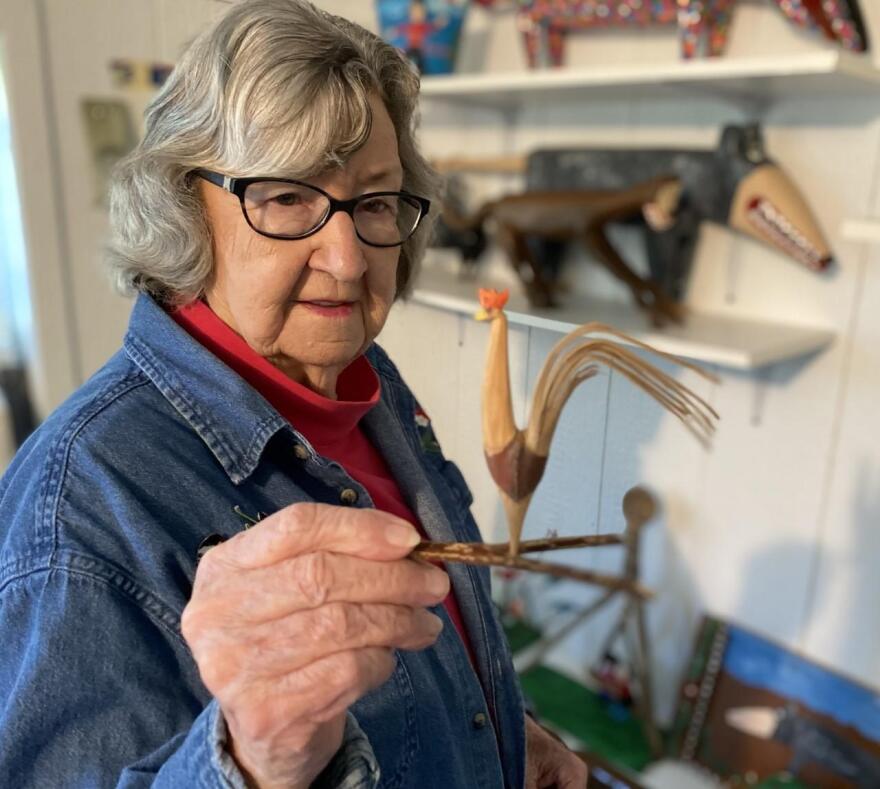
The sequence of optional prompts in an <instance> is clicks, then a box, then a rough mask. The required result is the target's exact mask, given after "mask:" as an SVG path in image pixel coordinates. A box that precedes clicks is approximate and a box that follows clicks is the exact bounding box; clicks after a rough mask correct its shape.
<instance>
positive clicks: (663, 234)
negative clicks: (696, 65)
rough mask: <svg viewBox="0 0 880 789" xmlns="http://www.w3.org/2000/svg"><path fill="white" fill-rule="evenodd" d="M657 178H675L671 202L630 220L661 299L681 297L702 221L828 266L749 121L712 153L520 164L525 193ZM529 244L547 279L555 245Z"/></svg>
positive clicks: (595, 155)
mask: <svg viewBox="0 0 880 789" xmlns="http://www.w3.org/2000/svg"><path fill="white" fill-rule="evenodd" d="M659 177H667V178H669V177H673V178H676V179H678V181H679V183H680V186H681V195H680V199H679V201H678V204H677V207H676V208H675V209H674V210H673V211H671V212H670V213H669V215H668V216H663V217H661V218H660V219H659V221H653V222H651V221H644V219H643V218H642V217H639V216H636V215H634V217H633V218H634V219H635V220H636V221H637V222H638V223H639V225H640V226H641V227H642V228H643V229H644V232H645V244H646V252H647V258H648V265H649V269H650V280H651V282H652V283H653V284H654V285H655V286H656V288H658V289H659V290H660V291H661V292H662V293H663V294H664V295H665V296H666V297H667V298H670V299H673V300H675V301H678V300H680V299H681V298H682V297H683V295H684V288H685V285H686V283H687V277H688V274H689V272H690V268H691V263H692V260H693V254H694V250H695V248H696V242H697V237H698V233H699V228H700V226H701V224H702V223H703V222H704V221H710V222H715V223H717V224H720V225H723V226H727V227H730V228H732V229H733V230H736V231H738V232H740V233H744V234H745V235H748V236H751V237H752V238H754V239H756V240H758V241H760V242H762V243H764V244H767V245H769V246H771V247H773V248H774V249H776V250H777V251H779V252H781V253H782V254H784V255H785V256H786V257H789V258H791V259H793V260H795V261H797V262H798V263H800V264H802V265H804V266H806V267H807V268H808V269H810V270H811V271H816V272H820V271H824V270H826V269H828V268H829V267H830V266H831V265H832V263H833V257H832V253H831V249H830V247H829V244H828V242H827V240H826V239H825V236H824V235H823V233H822V230H821V229H820V227H819V224H818V222H817V221H816V218H815V216H814V214H813V211H812V210H811V208H810V206H809V205H808V204H807V201H806V199H805V198H804V196H803V195H802V194H801V192H800V190H799V189H798V188H797V186H796V185H795V183H794V182H793V181H792V180H791V179H790V178H789V176H788V175H787V174H786V173H785V172H784V171H783V170H782V168H780V167H779V165H777V164H776V163H775V162H774V161H773V160H772V159H771V158H769V156H768V155H767V152H766V150H765V146H764V140H763V136H762V134H761V129H760V127H759V126H758V125H755V124H753V125H747V126H728V127H726V128H725V129H724V130H723V131H722V133H721V138H720V141H719V144H718V147H717V148H716V149H715V150H695V149H663V148H656V149H655V148H648V149H632V148H607V149H605V148H577V149H560V150H542V151H535V152H533V153H532V154H531V155H530V156H529V157H528V161H527V165H526V184H527V186H528V188H529V190H530V191H531V190H546V189H558V190H560V191H562V190H566V191H570V190H572V189H593V190H595V189H620V190H625V189H629V188H631V187H632V186H633V184H637V183H639V182H641V181H643V180H644V179H645V178H659ZM648 219H651V216H650V214H649V215H648ZM530 246H531V248H532V254H533V256H534V257H535V258H536V259H538V260H540V261H542V264H543V274H544V277H545V279H546V280H548V281H550V282H552V281H553V280H554V276H555V274H554V272H555V271H557V270H558V267H559V262H560V260H561V256H562V249H561V248H560V246H559V245H558V244H555V245H554V244H553V243H552V242H548V241H547V240H542V239H536V240H533V241H532V242H531V243H530ZM609 246H610V245H609ZM605 252H606V253H607V254H616V253H613V250H612V251H609V250H607V249H606V250H605ZM551 289H552V287H551Z"/></svg>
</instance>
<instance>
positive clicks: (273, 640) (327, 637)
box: [242, 603, 443, 678]
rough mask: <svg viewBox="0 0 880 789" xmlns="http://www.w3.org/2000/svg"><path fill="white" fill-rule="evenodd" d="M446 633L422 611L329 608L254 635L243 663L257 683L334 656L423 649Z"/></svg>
mask: <svg viewBox="0 0 880 789" xmlns="http://www.w3.org/2000/svg"><path fill="white" fill-rule="evenodd" d="M442 629H443V620H441V619H440V617H438V616H435V615H434V614H432V613H430V612H429V611H426V610H425V609H424V608H410V607H408V606H399V605H353V604H351V603H329V604H328V605H324V606H321V607H320V608H315V609H311V610H308V611H299V612H296V613H294V614H291V615H290V616H288V617H286V618H285V619H282V620H280V621H274V622H270V623H266V624H264V625H262V626H260V627H258V628H255V629H253V630H252V631H251V632H250V633H249V634H248V643H247V647H246V655H245V656H244V658H243V661H242V662H243V665H244V666H245V667H246V668H245V670H246V672H247V673H248V674H249V675H251V676H253V677H260V678H266V677H272V676H280V675H284V674H289V673H291V672H293V671H298V670H299V669H302V668H304V667H306V666H308V665H309V664H311V663H314V662H316V661H318V660H321V659H323V658H325V657H327V656H328V655H332V654H334V653H336V652H345V651H349V650H357V649H364V648H367V647H386V648H392V649H403V650H419V649H425V648H427V647H429V646H431V645H432V644H433V643H434V642H435V641H436V640H437V636H438V635H440V632H441V630H442Z"/></svg>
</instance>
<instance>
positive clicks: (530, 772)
mask: <svg viewBox="0 0 880 789" xmlns="http://www.w3.org/2000/svg"><path fill="white" fill-rule="evenodd" d="M586 785H587V765H586V764H584V763H583V761H582V760H581V759H580V758H579V757H578V756H577V755H575V754H574V753H572V752H571V751H570V750H569V749H568V748H567V747H566V746H565V744H564V743H562V742H560V741H559V740H558V739H556V737H554V736H553V735H552V734H550V733H549V732H548V731H547V730H546V729H544V728H543V727H542V726H540V725H539V724H537V723H536V722H535V721H534V720H533V719H532V718H530V717H529V716H526V789H584V787H586Z"/></svg>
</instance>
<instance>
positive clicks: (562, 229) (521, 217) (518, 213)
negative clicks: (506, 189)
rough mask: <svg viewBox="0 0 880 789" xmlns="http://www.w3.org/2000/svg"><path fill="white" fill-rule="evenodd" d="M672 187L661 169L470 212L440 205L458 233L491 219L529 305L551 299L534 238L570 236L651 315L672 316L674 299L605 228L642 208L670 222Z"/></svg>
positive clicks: (550, 280)
mask: <svg viewBox="0 0 880 789" xmlns="http://www.w3.org/2000/svg"><path fill="white" fill-rule="evenodd" d="M680 193H681V189H680V186H679V182H678V180H677V179H676V178H674V177H663V176H661V177H658V178H654V179H652V180H650V181H645V182H643V183H638V184H634V185H632V186H629V187H627V188H625V189H572V190H554V191H545V190H530V191H528V192H525V193H523V194H516V195H508V196H506V197H502V198H500V199H498V200H492V201H490V202H488V203H486V204H485V205H484V206H482V208H480V209H479V210H478V211H477V213H476V214H475V215H473V216H470V217H464V216H460V215H458V214H457V213H456V212H455V211H454V209H453V208H452V207H451V206H446V207H445V208H444V211H443V219H444V222H445V223H446V225H447V226H448V227H451V228H453V229H455V230H457V231H459V232H460V233H462V234H463V233H464V232H466V231H472V232H475V231H477V230H479V231H480V232H482V229H483V227H484V225H485V224H486V223H487V222H488V223H491V226H492V231H491V233H492V236H493V238H494V240H495V241H496V242H497V243H498V244H499V245H500V246H501V247H502V248H503V249H504V251H505V253H506V255H507V258H508V260H509V261H510V263H511V265H512V266H513V268H514V270H515V271H516V273H517V275H518V276H519V278H520V280H521V282H522V283H523V287H524V288H525V291H526V295H527V296H528V299H529V303H530V304H532V306H535V307H550V306H554V305H555V304H556V303H557V298H556V281H555V276H553V274H554V272H552V270H548V268H547V266H546V265H545V264H544V261H543V260H541V259H540V258H539V257H538V256H536V255H535V254H534V251H533V246H532V244H533V243H534V241H535V240H540V241H549V242H553V243H557V244H558V243H562V242H570V241H577V242H580V243H583V244H584V245H585V246H586V248H587V249H588V250H589V251H590V252H592V253H593V255H594V256H595V258H596V259H597V260H598V261H599V262H601V263H602V264H604V265H605V266H606V268H608V270H609V271H610V272H611V273H612V274H614V276H615V277H617V278H618V279H620V280H621V281H622V282H623V283H624V284H625V285H626V286H627V288H629V290H630V292H631V293H632V295H633V298H634V300H635V302H636V303H637V304H638V305H639V306H640V307H641V308H643V309H645V310H647V311H648V312H649V313H650V314H651V315H652V317H653V318H654V320H655V322H656V323H663V322H666V321H669V320H672V321H680V320H681V316H682V311H681V308H680V306H679V305H678V304H676V303H675V301H674V300H673V299H671V298H669V297H668V296H667V295H666V294H664V293H663V291H662V290H661V289H660V287H659V286H658V285H657V284H655V283H654V282H652V281H651V280H650V279H648V278H646V277H643V276H641V275H640V274H638V273H637V272H636V271H635V270H634V269H633V268H632V267H631V266H630V265H629V264H628V263H627V262H626V261H625V260H624V259H623V257H622V256H621V255H620V254H619V253H618V252H617V250H616V249H615V248H614V246H613V245H612V244H611V242H610V241H609V240H608V237H607V235H606V232H607V228H608V226H609V225H610V224H612V223H614V222H623V221H626V220H631V219H638V218H640V217H642V216H647V217H649V218H650V219H651V221H652V222H654V223H662V222H664V221H669V222H671V221H672V216H673V215H674V213H675V211H676V208H677V204H678V198H679V195H680ZM548 274H549V275H550V276H548Z"/></svg>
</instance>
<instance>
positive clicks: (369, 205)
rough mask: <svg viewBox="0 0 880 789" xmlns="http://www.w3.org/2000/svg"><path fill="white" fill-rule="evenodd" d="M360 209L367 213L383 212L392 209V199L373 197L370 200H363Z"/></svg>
mask: <svg viewBox="0 0 880 789" xmlns="http://www.w3.org/2000/svg"><path fill="white" fill-rule="evenodd" d="M361 209H362V210H364V211H366V212H367V213H369V214H383V213H386V212H390V211H393V210H394V208H393V206H392V201H391V200H390V199H389V198H380V197H374V198H373V199H372V200H364V202H363V203H361Z"/></svg>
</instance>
